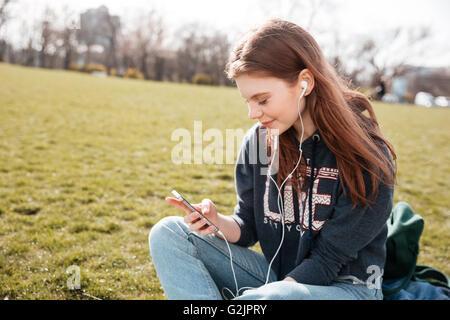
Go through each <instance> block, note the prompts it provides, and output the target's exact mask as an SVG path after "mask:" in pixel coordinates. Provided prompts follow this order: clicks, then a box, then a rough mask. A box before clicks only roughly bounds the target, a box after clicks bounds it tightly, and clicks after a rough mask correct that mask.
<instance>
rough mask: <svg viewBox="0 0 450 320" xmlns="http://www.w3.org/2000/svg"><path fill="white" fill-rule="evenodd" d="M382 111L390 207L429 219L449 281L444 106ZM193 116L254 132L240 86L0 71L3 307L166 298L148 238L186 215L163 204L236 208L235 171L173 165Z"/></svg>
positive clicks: (431, 255) (436, 257) (424, 256)
mask: <svg viewBox="0 0 450 320" xmlns="http://www.w3.org/2000/svg"><path fill="white" fill-rule="evenodd" d="M374 106H375V110H376V113H377V116H378V118H379V121H380V123H381V125H382V130H383V132H384V134H385V136H386V137H387V138H388V139H389V140H390V141H391V142H392V143H393V144H394V147H395V148H396V151H397V155H398V173H399V175H398V186H397V187H396V191H395V202H397V201H407V202H408V203H409V204H410V205H411V206H412V208H413V209H414V210H415V211H416V212H417V213H419V214H421V215H422V216H423V217H424V219H425V229H424V232H423V236H422V238H421V248H420V250H421V252H420V256H419V263H422V264H427V265H430V266H433V267H436V268H439V269H441V270H443V271H445V272H446V273H447V274H450V268H449V263H448V262H449V258H448V247H449V238H448V234H449V231H450V227H449V219H448V218H449V214H450V212H449V207H450V205H449V197H448V189H449V186H450V184H449V179H450V167H449V163H450V150H449V148H450V146H449V141H450V131H449V129H448V123H449V121H450V113H449V111H450V110H443V109H427V108H421V107H417V106H412V105H390V104H378V103H375V104H374ZM194 120H202V121H203V128H202V129H203V132H204V131H205V130H207V129H209V128H218V129H220V130H221V131H222V132H223V133H224V135H225V130H226V129H238V128H242V129H244V130H246V129H248V128H249V127H251V125H252V124H253V123H254V121H252V120H249V119H248V118H247V106H246V104H245V103H244V100H243V99H242V98H241V97H240V95H239V92H238V91H237V89H235V88H224V87H208V86H194V85H189V84H175V83H167V82H163V83H161V82H151V81H140V80H124V79H118V78H108V79H100V78H96V77H93V76H90V75H85V74H79V73H73V72H66V71H54V70H41V69H30V68H23V67H18V66H10V65H6V64H0V299H4V298H6V297H8V298H9V299H92V297H97V298H101V299H164V298H165V297H164V296H163V291H162V289H161V287H160V283H159V281H158V279H157V277H156V274H155V271H154V268H153V265H152V264H151V261H150V259H149V250H148V242H147V238H148V233H149V230H150V228H151V227H152V226H153V225H154V224H155V223H156V222H157V221H158V220H159V219H161V218H162V217H164V216H168V215H182V213H181V212H180V211H179V210H177V209H175V208H173V207H171V206H169V205H168V204H166V202H165V201H164V198H165V197H166V196H168V195H170V191H171V190H172V189H173V188H175V189H177V190H178V191H180V192H183V193H184V194H186V196H188V197H189V198H190V199H191V200H192V201H193V202H200V201H201V200H202V199H203V198H210V199H212V200H213V201H214V202H215V203H216V205H217V207H218V210H219V211H220V212H221V213H224V214H231V213H232V210H233V207H234V205H235V201H236V194H235V189H234V180H233V179H234V173H233V171H234V165H233V164H221V165H220V164H219V165H217V164H211V165H207V164H190V165H189V164H182V165H175V164H173V162H172V160H171V151H172V148H173V147H174V146H175V145H176V144H177V143H178V142H175V141H171V134H172V132H173V131H174V130H175V129H177V128H186V129H187V130H189V131H190V132H193V127H194ZM207 144H208V143H206V142H204V145H207ZM227 147H228V148H230V146H229V145H227ZM235 148H236V149H237V148H238V146H235ZM255 249H256V250H259V248H258V247H257V246H256V247H255ZM71 265H76V266H79V267H80V271H81V289H80V290H69V289H68V288H67V285H66V282H67V279H68V278H69V276H70V275H69V274H67V273H66V269H67V268H68V267H69V266H71Z"/></svg>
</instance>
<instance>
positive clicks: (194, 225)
mask: <svg viewBox="0 0 450 320" xmlns="http://www.w3.org/2000/svg"><path fill="white" fill-rule="evenodd" d="M166 201H167V202H168V203H170V204H171V205H173V206H175V207H177V208H179V209H181V210H183V211H185V212H186V214H187V215H186V216H185V217H184V222H186V223H187V224H189V229H190V230H192V231H196V232H198V233H199V234H200V235H202V236H206V235H208V234H210V233H214V227H213V226H208V225H207V224H206V219H204V218H201V217H200V214H199V213H198V212H196V211H194V212H192V211H191V210H190V209H189V208H188V207H186V206H185V205H184V203H183V202H181V201H180V200H178V199H176V198H172V197H166ZM192 206H193V207H194V208H195V209H197V210H199V211H200V212H201V213H202V214H203V215H204V216H205V217H206V218H207V219H208V220H209V221H211V222H212V223H214V224H215V225H216V226H217V225H218V213H217V208H216V206H215V205H214V203H213V202H212V201H211V200H209V199H203V200H202V202H201V203H198V204H192Z"/></svg>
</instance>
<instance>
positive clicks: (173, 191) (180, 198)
mask: <svg viewBox="0 0 450 320" xmlns="http://www.w3.org/2000/svg"><path fill="white" fill-rule="evenodd" d="M172 194H173V195H174V196H175V198H177V199H178V200H180V201H181V202H183V203H184V205H185V206H186V207H188V208H189V209H190V210H191V211H197V212H198V213H199V214H200V217H202V218H204V219H206V224H207V225H209V226H213V227H214V231H215V232H219V228H217V227H216V226H215V225H214V223H212V222H211V221H209V220H208V218H206V217H205V216H204V215H203V214H202V213H201V212H200V211H198V210H197V209H195V208H194V206H193V205H191V204H190V203H189V201H187V200H186V199H185V198H183V196H182V195H181V194H179V193H178V192H176V191H175V190H172Z"/></svg>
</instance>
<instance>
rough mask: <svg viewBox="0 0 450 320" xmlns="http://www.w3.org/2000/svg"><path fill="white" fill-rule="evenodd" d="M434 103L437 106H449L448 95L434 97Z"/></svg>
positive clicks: (449, 99)
mask: <svg viewBox="0 0 450 320" xmlns="http://www.w3.org/2000/svg"><path fill="white" fill-rule="evenodd" d="M434 103H435V104H436V105H437V106H439V107H450V97H444V96H439V97H436V99H434Z"/></svg>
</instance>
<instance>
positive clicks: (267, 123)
mask: <svg viewBox="0 0 450 320" xmlns="http://www.w3.org/2000/svg"><path fill="white" fill-rule="evenodd" d="M274 121H275V119H274V120H271V121H267V122H261V124H262V125H263V126H265V127H267V126H269V125H271V124H272V122H274Z"/></svg>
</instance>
